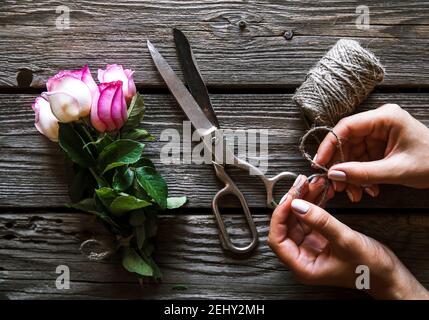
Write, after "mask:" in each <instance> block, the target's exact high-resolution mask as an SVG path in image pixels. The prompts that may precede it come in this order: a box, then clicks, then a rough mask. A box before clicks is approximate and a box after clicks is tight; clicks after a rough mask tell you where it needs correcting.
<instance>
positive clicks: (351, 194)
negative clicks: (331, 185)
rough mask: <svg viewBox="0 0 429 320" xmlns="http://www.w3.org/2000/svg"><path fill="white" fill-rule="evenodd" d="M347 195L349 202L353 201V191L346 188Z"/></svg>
mask: <svg viewBox="0 0 429 320" xmlns="http://www.w3.org/2000/svg"><path fill="white" fill-rule="evenodd" d="M346 193H347V196H348V197H349V199H350V201H351V202H355V198H354V196H353V192H351V191H350V190H348V189H347V190H346Z"/></svg>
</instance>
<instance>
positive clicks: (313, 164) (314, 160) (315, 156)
mask: <svg viewBox="0 0 429 320" xmlns="http://www.w3.org/2000/svg"><path fill="white" fill-rule="evenodd" d="M316 159H317V153H316V154H315V155H314V158H313V161H312V162H313V163H312V164H311V166H312V167H313V168H317V166H316V165H315V163H316Z"/></svg>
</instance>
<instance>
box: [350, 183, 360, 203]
mask: <svg viewBox="0 0 429 320" xmlns="http://www.w3.org/2000/svg"><path fill="white" fill-rule="evenodd" d="M346 193H347V197H349V199H350V201H351V202H359V201H360V200H361V199H362V187H360V186H356V185H354V184H349V185H347V189H346Z"/></svg>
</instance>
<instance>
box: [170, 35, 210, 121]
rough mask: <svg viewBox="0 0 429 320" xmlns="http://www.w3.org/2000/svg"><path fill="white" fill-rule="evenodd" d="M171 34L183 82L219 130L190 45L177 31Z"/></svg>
mask: <svg viewBox="0 0 429 320" xmlns="http://www.w3.org/2000/svg"><path fill="white" fill-rule="evenodd" d="M173 34H174V42H175V44H176V49H177V56H178V58H179V62H180V65H181V67H182V72H183V76H184V77H185V82H186V84H187V85H188V87H189V91H190V92H191V94H192V96H193V97H194V99H195V100H196V101H197V103H198V105H199V106H200V107H201V109H202V110H203V112H204V114H205V115H206V116H207V118H208V119H209V120H210V121H211V123H213V124H214V125H215V126H216V127H218V128H219V122H218V121H217V117H216V114H215V112H214V110H213V107H212V103H211V101H210V97H209V93H208V91H207V87H206V85H205V83H204V80H203V77H202V75H201V72H200V70H199V68H198V65H197V62H196V61H195V58H194V54H193V52H192V48H191V45H190V44H189V41H188V39H187V38H186V36H185V35H184V34H183V32H182V31H180V30H179V29H176V28H174V29H173Z"/></svg>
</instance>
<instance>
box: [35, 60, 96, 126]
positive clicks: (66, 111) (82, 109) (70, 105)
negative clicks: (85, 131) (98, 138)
mask: <svg viewBox="0 0 429 320" xmlns="http://www.w3.org/2000/svg"><path fill="white" fill-rule="evenodd" d="M46 87H47V89H48V92H44V93H43V94H42V96H43V97H45V99H46V100H48V101H49V103H50V105H51V109H52V113H53V114H54V115H55V117H57V119H58V120H59V121H60V122H72V121H75V120H78V119H79V118H82V117H86V116H87V115H88V114H89V112H90V109H91V105H92V104H96V102H97V99H98V88H97V84H96V83H95V81H94V79H93V78H92V76H91V73H90V71H89V68H88V66H84V67H83V68H82V69H81V70H75V71H68V70H64V71H60V72H59V73H58V74H56V75H55V76H53V77H52V78H50V79H49V80H48V83H47V84H46Z"/></svg>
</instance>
